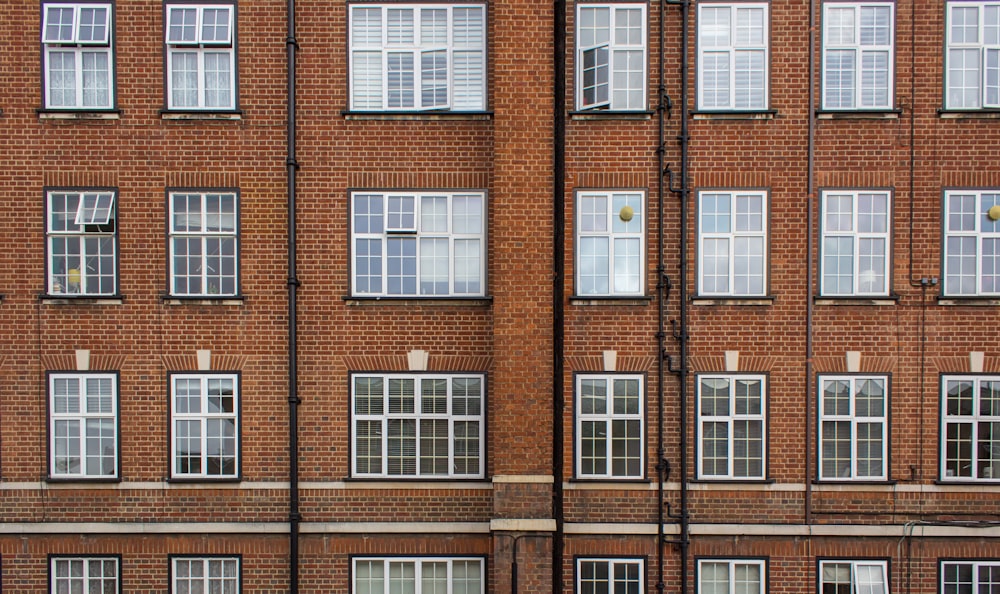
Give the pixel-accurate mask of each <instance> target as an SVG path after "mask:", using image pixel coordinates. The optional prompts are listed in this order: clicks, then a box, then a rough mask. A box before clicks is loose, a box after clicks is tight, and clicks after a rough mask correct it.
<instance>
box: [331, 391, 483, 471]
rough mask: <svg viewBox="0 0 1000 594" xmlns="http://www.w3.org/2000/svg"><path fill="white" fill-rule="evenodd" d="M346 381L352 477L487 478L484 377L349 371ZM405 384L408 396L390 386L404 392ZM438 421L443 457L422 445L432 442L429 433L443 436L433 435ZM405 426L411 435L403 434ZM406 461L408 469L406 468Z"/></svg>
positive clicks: (438, 437)
mask: <svg viewBox="0 0 1000 594" xmlns="http://www.w3.org/2000/svg"><path fill="white" fill-rule="evenodd" d="M350 382H351V388H350V389H351V442H350V443H351V476H353V477H355V478H384V479H393V480H396V479H403V480H408V479H423V478H448V479H455V478H483V477H484V476H486V405H487V402H486V376H485V375H483V374H481V373H427V374H424V373H420V374H413V373H360V372H359V373H354V374H351V378H350ZM440 382H444V393H443V394H441V393H438V394H434V393H433V392H428V394H426V395H425V391H429V390H435V389H437V388H438V387H440V386H439V384H440ZM406 385H412V394H406V396H409V397H410V398H403V397H397V396H395V395H394V387H397V389H399V390H403V389H405V386H406ZM473 387H475V388H477V389H478V394H475V393H474V392H473V391H472V389H473ZM377 390H380V391H381V393H379V392H378V391H377ZM427 396H433V398H428V397H427ZM406 400H410V402H409V403H407V402H406ZM442 400H443V402H442ZM442 404H443V405H444V406H443V407H442V406H441V405H442ZM470 405H474V406H470ZM459 409H460V410H459ZM440 423H444V424H446V426H447V436H445V437H444V438H443V439H444V440H446V441H447V448H448V452H447V457H446V458H444V459H443V460H442V459H441V456H440V453H438V455H434V454H435V452H428V451H425V449H424V448H425V447H427V446H428V445H431V444H429V442H430V440H431V439H432V438H433V437H430V436H434V437H437V439H438V440H442V437H441V436H440V435H437V436H435V435H434V433H432V431H433V430H434V429H435V428H436V425H438V424H440ZM407 426H409V428H410V430H411V431H412V433H409V434H405V435H404V433H403V432H404V428H406V427H407ZM473 431H474V432H475V435H472V434H471V433H472V432H473ZM438 445H439V446H440V445H441V444H438ZM407 449H409V450H410V452H412V453H410V452H407V451H406V450H407ZM393 452H397V455H393ZM405 454H409V455H405ZM435 461H437V462H438V463H441V462H444V464H445V465H446V467H445V468H446V470H445V471H444V472H441V471H439V470H437V469H435V468H434V466H433V464H434V462H435ZM407 462H410V463H411V464H412V468H407ZM425 463H426V464H428V465H429V466H428V467H427V468H425V467H424V464H425ZM460 465H461V466H463V468H462V469H459V466H460Z"/></svg>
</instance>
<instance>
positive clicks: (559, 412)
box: [552, 0, 566, 593]
mask: <svg viewBox="0 0 1000 594" xmlns="http://www.w3.org/2000/svg"><path fill="white" fill-rule="evenodd" d="M554 10H555V14H554V17H553V19H552V21H553V29H554V35H553V38H554V44H553V56H552V58H553V78H554V83H555V84H554V85H553V98H552V108H553V109H552V111H553V114H552V115H553V120H552V135H553V147H552V161H553V163H552V198H553V212H552V242H553V244H554V245H553V248H554V249H553V256H554V258H555V261H554V262H553V271H552V272H553V274H552V474H553V475H554V476H553V484H552V515H553V517H554V518H555V522H556V531H555V534H554V535H553V539H552V592H553V593H559V592H562V591H563V563H562V557H563V488H562V484H563V455H562V454H563V411H564V409H565V403H564V395H563V336H564V332H565V331H564V329H563V298H564V296H565V288H564V282H563V279H564V275H565V263H564V261H565V257H566V247H565V243H566V242H565V240H564V234H565V228H566V212H565V211H566V204H565V203H566V0H555V7H554Z"/></svg>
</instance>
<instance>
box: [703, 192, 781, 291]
mask: <svg viewBox="0 0 1000 594" xmlns="http://www.w3.org/2000/svg"><path fill="white" fill-rule="evenodd" d="M766 262H767V193H766V192H762V191H742V190H741V191H714V190H713V191H703V192H700V193H699V194H698V269H699V274H698V293H699V295H704V296H734V297H748V296H762V295H764V293H765V291H766V290H767V266H766Z"/></svg>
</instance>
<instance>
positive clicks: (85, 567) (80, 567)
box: [49, 555, 121, 594]
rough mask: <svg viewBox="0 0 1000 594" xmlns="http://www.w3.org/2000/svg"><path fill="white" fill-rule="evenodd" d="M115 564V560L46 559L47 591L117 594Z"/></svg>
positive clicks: (87, 558)
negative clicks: (47, 565) (47, 569)
mask: <svg viewBox="0 0 1000 594" xmlns="http://www.w3.org/2000/svg"><path fill="white" fill-rule="evenodd" d="M119 565H120V561H119V559H118V557H71V556H61V555H60V556H52V557H50V558H49V592H50V593H51V594H76V593H83V592H88V593H100V594H119V592H121V582H120V578H119Z"/></svg>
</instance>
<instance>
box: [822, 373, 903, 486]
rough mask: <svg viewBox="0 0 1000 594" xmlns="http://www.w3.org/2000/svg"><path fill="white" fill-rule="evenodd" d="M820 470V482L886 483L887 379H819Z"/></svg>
mask: <svg viewBox="0 0 1000 594" xmlns="http://www.w3.org/2000/svg"><path fill="white" fill-rule="evenodd" d="M819 383H820V404H819V407H820V411H819V426H820V438H819V458H820V460H819V472H820V475H819V476H820V479H822V480H844V481H847V480H867V481H872V480H886V478H887V474H886V472H887V471H886V467H887V466H888V442H889V438H888V410H889V380H888V378H887V377H886V376H863V375H827V376H820V378H819Z"/></svg>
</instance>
